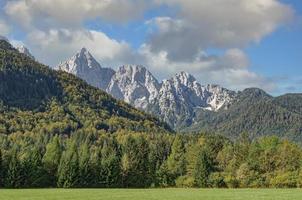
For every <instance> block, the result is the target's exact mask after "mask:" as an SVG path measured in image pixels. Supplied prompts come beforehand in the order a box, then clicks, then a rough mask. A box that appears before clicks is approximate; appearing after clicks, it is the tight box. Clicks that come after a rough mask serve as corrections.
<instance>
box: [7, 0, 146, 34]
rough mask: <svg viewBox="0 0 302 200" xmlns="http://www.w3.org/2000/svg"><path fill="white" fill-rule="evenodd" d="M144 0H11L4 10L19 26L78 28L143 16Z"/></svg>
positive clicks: (122, 21) (121, 21) (126, 20)
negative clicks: (91, 21)
mask: <svg viewBox="0 0 302 200" xmlns="http://www.w3.org/2000/svg"><path fill="white" fill-rule="evenodd" d="M147 4H148V1H147V0H13V1H8V2H7V4H6V6H5V12H6V14H7V15H8V16H10V17H11V18H12V19H14V20H15V22H17V23H18V24H19V25H20V26H23V27H26V28H32V27H33V26H35V27H37V26H38V27H39V28H40V29H41V28H43V27H46V28H48V27H50V26H52V28H54V27H58V26H59V27H61V28H62V27H65V28H68V27H79V26H81V25H82V24H83V23H84V22H85V21H87V20H94V19H99V18H100V19H102V20H107V21H110V22H117V23H124V22H128V21H129V20H131V19H135V18H137V17H140V16H142V15H143V11H144V10H145V8H146V7H147Z"/></svg>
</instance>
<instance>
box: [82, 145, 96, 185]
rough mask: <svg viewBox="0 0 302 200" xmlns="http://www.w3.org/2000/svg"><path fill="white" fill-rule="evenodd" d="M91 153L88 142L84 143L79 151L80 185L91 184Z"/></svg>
mask: <svg viewBox="0 0 302 200" xmlns="http://www.w3.org/2000/svg"><path fill="white" fill-rule="evenodd" d="M90 175H91V173H90V153H89V147H88V145H87V143H84V144H83V145H81V147H80V151H79V185H80V186H81V187H87V186H89V184H90V180H91V178H93V177H91V176H90Z"/></svg>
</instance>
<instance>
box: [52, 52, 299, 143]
mask: <svg viewBox="0 0 302 200" xmlns="http://www.w3.org/2000/svg"><path fill="white" fill-rule="evenodd" d="M56 69H57V70H62V71H65V72H68V73H72V74H74V75H76V76H78V77H80V78H82V79H84V80H86V81H87V82H88V83H89V84H91V85H93V86H95V87H98V88H100V89H102V90H104V91H106V92H107V93H109V94H111V95H112V96H113V97H115V98H117V99H120V100H123V101H125V102H127V103H129V104H131V105H133V106H134V107H136V108H138V109H140V110H143V111H146V112H148V113H151V114H153V115H155V116H157V117H159V118H160V119H163V120H164V121H165V122H166V123H168V124H169V125H170V126H171V127H172V128H173V129H174V130H177V131H182V132H199V131H205V132H218V133H222V134H224V135H228V136H229V137H231V138H232V137H233V138H235V137H237V136H238V135H239V134H241V133H242V132H248V133H249V134H250V135H251V137H258V136H263V135H273V134H277V135H280V136H282V137H288V138H292V139H297V138H298V139H299V140H300V139H302V138H300V135H301V133H302V123H301V122H302V112H301V110H302V105H301V104H302V103H301V102H302V101H299V100H300V99H301V100H302V95H301V94H287V95H283V96H280V97H273V96H271V95H269V94H267V93H266V92H265V91H263V90H261V89H259V88H248V89H245V90H243V91H238V92H237V91H232V90H229V89H226V88H224V87H221V86H219V85H214V84H208V85H202V84H200V83H199V82H198V81H197V80H196V79H195V78H194V77H193V76H192V75H191V74H189V73H186V72H180V73H177V74H176V75H175V76H173V77H171V78H169V79H166V80H163V81H162V82H159V81H158V80H157V79H156V78H155V77H154V76H153V75H152V73H151V72H150V71H148V70H147V69H146V68H145V67H144V66H141V65H124V66H120V67H118V68H117V70H116V71H114V70H113V69H110V68H103V67H101V65H100V64H99V63H98V62H97V61H96V59H94V58H93V56H92V55H91V53H89V52H88V51H87V49H85V48H83V49H82V50H81V51H80V52H78V53H77V54H76V55H75V56H73V57H72V58H70V59H69V60H67V61H65V62H62V63H60V64H59V65H58V66H57V67H56Z"/></svg>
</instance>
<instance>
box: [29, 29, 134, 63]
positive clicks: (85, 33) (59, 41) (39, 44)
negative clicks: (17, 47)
mask: <svg viewBox="0 0 302 200" xmlns="http://www.w3.org/2000/svg"><path fill="white" fill-rule="evenodd" d="M26 45H27V46H28V47H29V48H30V49H31V51H32V52H33V55H35V57H36V58H37V59H38V60H40V61H41V62H44V63H46V64H49V65H51V66H55V65H57V64H58V63H59V62H60V61H64V60H66V59H67V58H69V57H71V56H72V55H73V54H75V53H76V52H78V51H79V50H80V49H81V48H82V47H86V48H87V49H88V50H89V51H91V53H92V54H93V55H94V56H95V57H96V58H97V59H98V60H99V61H100V62H101V63H102V64H105V65H117V64H120V63H122V62H124V63H127V62H130V61H131V60H135V59H136V58H135V57H134V55H133V53H132V50H131V48H130V47H129V45H128V44H127V43H126V42H124V41H121V42H119V41H116V40H113V39H111V38H109V37H108V36H107V35H106V34H104V33H102V32H97V31H92V30H68V29H51V30H49V31H47V32H44V31H40V30H35V31H33V32H31V33H29V35H28V38H27V41H26Z"/></svg>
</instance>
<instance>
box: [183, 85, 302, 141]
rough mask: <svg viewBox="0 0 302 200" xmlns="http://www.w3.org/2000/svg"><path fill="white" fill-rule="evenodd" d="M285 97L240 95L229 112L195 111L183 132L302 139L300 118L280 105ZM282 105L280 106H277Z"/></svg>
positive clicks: (260, 93) (249, 92) (259, 93)
mask: <svg viewBox="0 0 302 200" xmlns="http://www.w3.org/2000/svg"><path fill="white" fill-rule="evenodd" d="M281 99H284V97H276V98H274V97H272V96H270V95H268V94H266V93H265V92H264V91H262V90H260V89H257V88H250V89H246V90H244V91H243V92H239V93H238V95H237V97H236V98H235V100H234V102H233V103H232V105H231V106H230V107H229V109H227V110H224V111H221V112H217V113H214V112H204V111H200V110H199V111H198V115H197V117H196V119H195V122H194V123H193V124H192V126H191V127H189V128H186V129H185V130H186V131H201V130H202V131H208V132H219V133H222V134H225V135H228V136H230V137H232V138H236V137H238V135H239V134H241V133H242V132H248V133H249V134H250V136H251V137H253V138H255V137H259V136H263V135H278V136H281V137H286V138H290V139H293V140H297V141H301V140H302V135H301V134H302V115H301V114H299V113H297V112H293V109H291V108H289V107H288V106H287V105H284V104H282V102H284V101H281ZM280 102H281V103H280Z"/></svg>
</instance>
